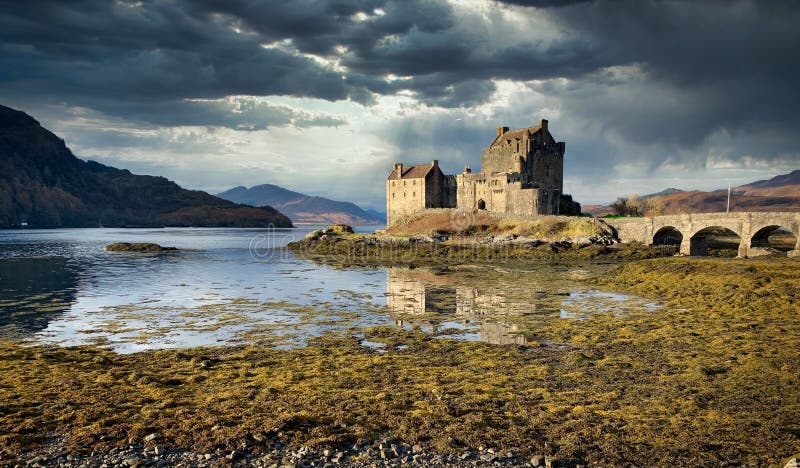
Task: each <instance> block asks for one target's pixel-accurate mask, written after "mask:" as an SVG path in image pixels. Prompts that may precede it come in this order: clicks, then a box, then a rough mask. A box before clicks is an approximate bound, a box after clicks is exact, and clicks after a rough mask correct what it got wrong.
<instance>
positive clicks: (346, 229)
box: [325, 224, 355, 235]
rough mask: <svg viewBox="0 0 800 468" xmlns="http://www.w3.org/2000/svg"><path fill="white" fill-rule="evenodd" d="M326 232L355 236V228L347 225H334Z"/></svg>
mask: <svg viewBox="0 0 800 468" xmlns="http://www.w3.org/2000/svg"><path fill="white" fill-rule="evenodd" d="M325 231H326V233H332V234H338V235H342V234H353V233H354V232H355V231H353V227H352V226H349V225H347V224H332V225H330V226H328V228H327V229H326V230H325Z"/></svg>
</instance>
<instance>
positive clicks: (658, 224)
mask: <svg viewBox="0 0 800 468" xmlns="http://www.w3.org/2000/svg"><path fill="white" fill-rule="evenodd" d="M604 221H606V222H607V223H608V224H609V225H611V226H613V227H614V228H615V229H616V230H617V235H618V236H619V239H620V241H622V242H641V243H643V244H648V245H650V244H653V243H654V238H655V237H656V235H657V234H659V232H664V231H666V230H670V231H672V230H674V231H676V232H678V233H680V235H681V236H682V239H681V247H680V252H681V253H682V254H685V255H693V254H699V252H701V251H702V250H703V249H704V245H703V244H702V242H703V239H704V237H703V236H697V234H698V233H700V231H703V230H705V229H709V228H725V229H728V230H730V231H732V232H734V233H736V235H738V236H739V238H740V239H741V242H740V245H739V256H740V257H748V256H749V253H750V249H751V248H752V247H753V246H752V243H753V239H754V238H756V237H761V236H768V235H769V233H771V232H772V231H774V230H775V229H777V228H780V227H783V228H785V229H788V230H789V231H791V232H792V234H794V236H795V240H796V244H795V248H794V250H792V251H790V252H789V255H790V256H800V213H788V212H775V213H771V212H742V213H696V214H695V213H693V214H681V215H666V216H651V217H643V218H606V219H604Z"/></svg>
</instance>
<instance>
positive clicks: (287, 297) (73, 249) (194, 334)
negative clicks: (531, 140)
mask: <svg viewBox="0 0 800 468" xmlns="http://www.w3.org/2000/svg"><path fill="white" fill-rule="evenodd" d="M311 229H313V228H312V227H303V228H298V229H293V230H274V231H266V230H257V229H62V230H48V231H34V230H28V231H0V335H2V336H5V337H11V338H14V339H21V340H26V341H29V342H31V343H49V344H58V345H77V344H90V343H95V344H101V345H103V346H107V347H110V348H112V349H114V350H116V351H118V352H135V351H140V350H146V349H155V348H178V347H193V346H204V345H218V344H239V343H251V342H255V343H264V344H269V345H272V346H278V347H296V346H302V345H304V344H305V343H306V342H307V340H308V339H309V338H311V337H314V336H319V335H321V334H323V333H325V332H328V331H344V332H352V333H358V329H359V328H363V327H369V326H375V325H396V326H401V327H404V328H418V329H421V330H424V331H427V332H429V333H435V334H437V335H441V336H446V337H451V338H457V339H465V340H484V341H489V342H493V343H500V344H505V343H517V344H526V343H528V342H529V341H530V340H531V339H532V338H531V337H532V336H533V335H535V330H536V327H537V326H539V325H540V324H542V323H543V321H546V320H551V319H568V320H576V319H581V318H585V317H588V316H591V315H592V314H597V313H613V314H625V313H629V312H631V311H641V310H650V309H652V308H655V307H657V306H656V305H654V304H650V303H648V302H647V301H644V300H641V299H638V298H632V297H628V296H624V295H619V294H613V293H608V292H602V291H596V290H593V289H592V288H590V287H587V286H586V284H585V283H583V282H582V280H583V279H585V278H587V277H591V276H593V275H595V274H597V270H591V268H595V269H596V268H601V267H587V268H590V269H587V268H583V269H581V268H567V267H560V268H554V267H551V266H540V267H536V268H529V269H527V270H526V271H512V270H507V271H504V270H502V269H496V268H492V269H485V268H479V269H467V270H465V271H459V272H456V273H452V274H447V275H439V274H436V273H434V272H431V271H424V270H421V269H419V270H408V269H400V268H389V269H369V268H348V269H341V268H333V267H330V266H326V265H320V264H316V263H311V262H308V261H306V260H303V259H301V258H298V257H297V256H295V255H294V254H292V253H291V252H288V251H287V250H285V249H282V247H283V246H284V245H285V244H286V243H287V242H289V241H291V240H294V239H298V238H301V237H302V236H304V235H305V234H306V233H307V232H308V231H310V230H311ZM363 230H364V231H368V230H370V228H365V229H363ZM126 241H128V242H155V243H158V244H161V245H165V246H175V247H178V248H180V249H182V250H181V251H180V252H177V253H169V254H160V255H152V254H151V255H148V254H129V253H111V252H105V251H103V247H104V246H105V245H107V244H109V243H111V242H126Z"/></svg>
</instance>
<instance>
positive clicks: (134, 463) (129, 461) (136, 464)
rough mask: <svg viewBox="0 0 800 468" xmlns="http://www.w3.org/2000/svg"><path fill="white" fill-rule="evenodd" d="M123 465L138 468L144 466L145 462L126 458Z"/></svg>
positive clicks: (135, 458) (136, 458)
mask: <svg viewBox="0 0 800 468" xmlns="http://www.w3.org/2000/svg"><path fill="white" fill-rule="evenodd" d="M123 464H124V465H127V466H130V467H132V468H138V467H140V466H144V462H143V461H142V459H141V458H138V457H131V458H126V459H125V461H124V462H123Z"/></svg>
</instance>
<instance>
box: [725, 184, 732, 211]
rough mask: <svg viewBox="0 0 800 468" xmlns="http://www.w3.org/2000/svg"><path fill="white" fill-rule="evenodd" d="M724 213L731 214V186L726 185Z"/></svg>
mask: <svg viewBox="0 0 800 468" xmlns="http://www.w3.org/2000/svg"><path fill="white" fill-rule="evenodd" d="M725 212H726V213H730V212H731V184H728V206H727V207H726V208H725Z"/></svg>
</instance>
